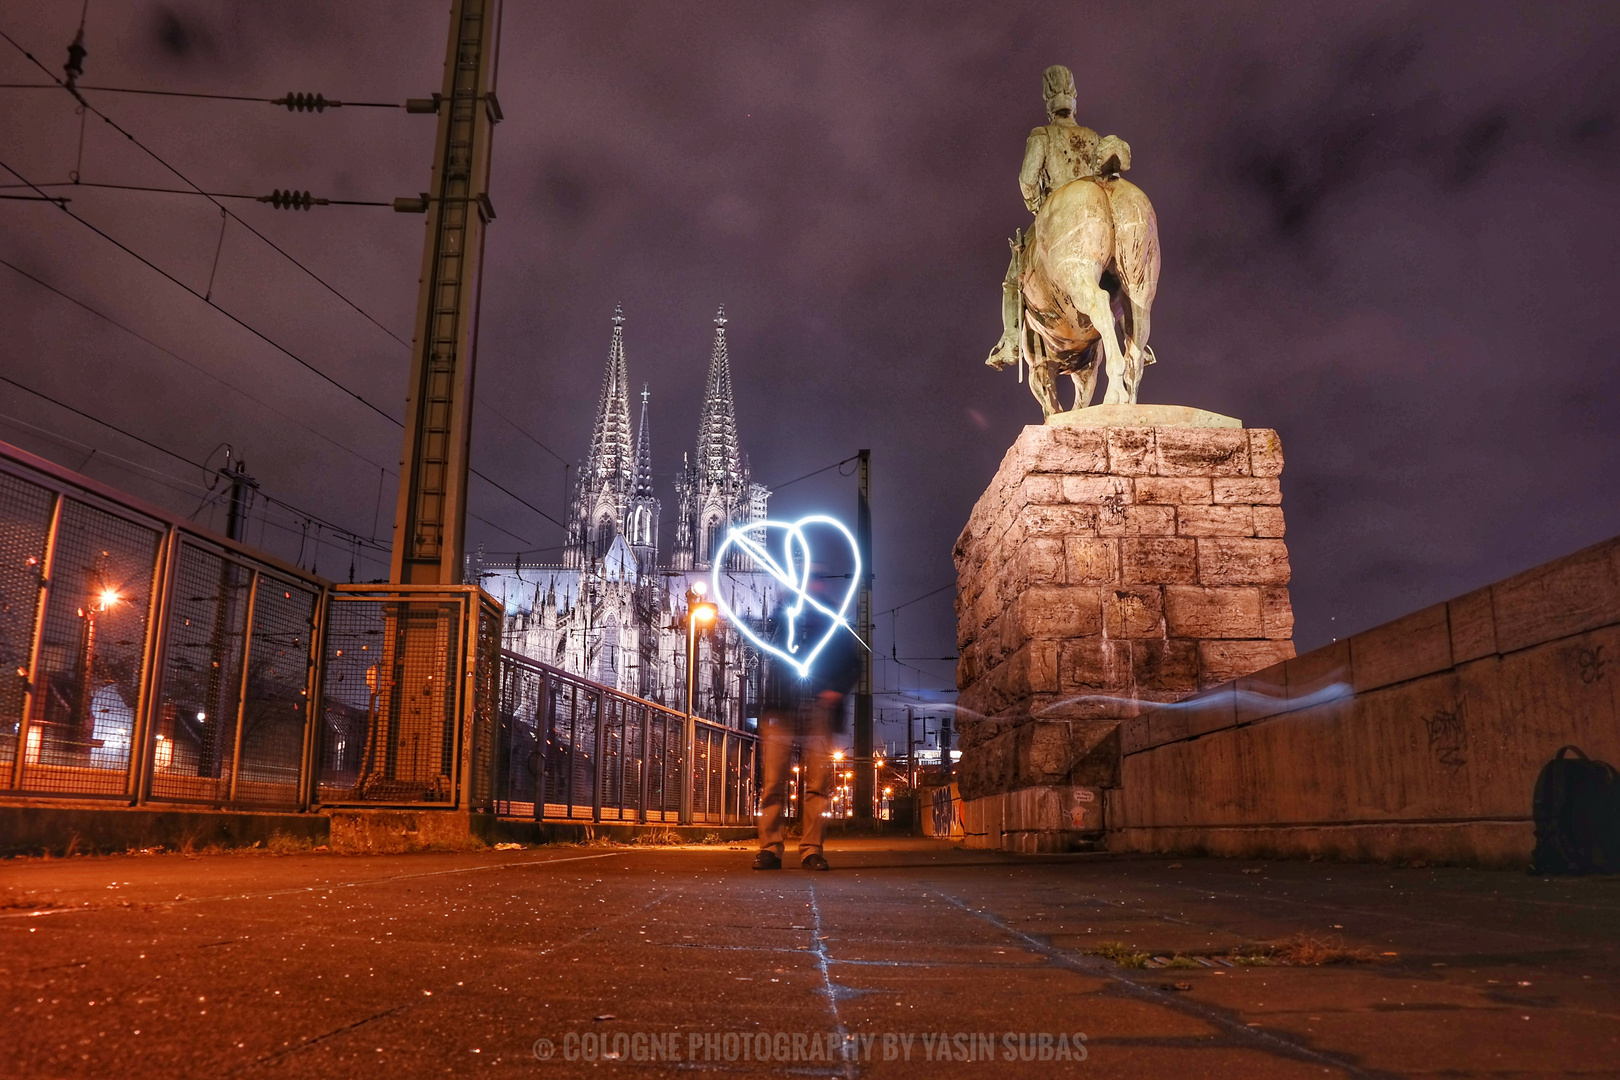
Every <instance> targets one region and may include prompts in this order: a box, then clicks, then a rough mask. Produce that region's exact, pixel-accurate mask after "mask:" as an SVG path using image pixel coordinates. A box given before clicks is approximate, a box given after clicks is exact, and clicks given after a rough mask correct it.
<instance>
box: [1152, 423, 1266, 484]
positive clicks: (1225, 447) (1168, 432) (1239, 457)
mask: <svg viewBox="0 0 1620 1080" xmlns="http://www.w3.org/2000/svg"><path fill="white" fill-rule="evenodd" d="M1153 435H1154V440H1153V452H1152V454H1151V456H1150V461H1151V464H1152V468H1151V469H1150V470H1149V471H1150V472H1151V473H1152V474H1153V475H1155V476H1248V475H1249V434H1248V432H1247V431H1245V430H1244V429H1242V428H1155V429H1154V431H1153Z"/></svg>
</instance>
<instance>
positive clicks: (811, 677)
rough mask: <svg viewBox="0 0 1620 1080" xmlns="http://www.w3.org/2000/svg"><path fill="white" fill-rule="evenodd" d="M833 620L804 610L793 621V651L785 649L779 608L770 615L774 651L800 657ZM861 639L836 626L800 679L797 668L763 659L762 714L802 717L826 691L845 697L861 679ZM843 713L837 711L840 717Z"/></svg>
mask: <svg viewBox="0 0 1620 1080" xmlns="http://www.w3.org/2000/svg"><path fill="white" fill-rule="evenodd" d="M831 622H832V620H831V619H830V618H828V617H827V616H826V615H823V614H822V613H821V612H819V611H816V610H815V609H814V608H807V609H806V610H805V611H804V612H802V613H801V614H800V615H799V617H798V619H797V620H795V622H794V633H793V638H794V644H795V648H794V649H792V650H790V649H789V648H788V640H787V639H788V633H787V631H788V620H787V614H786V612H785V611H784V610H783V609H782V607H780V606H778V607H777V609H776V610H775V611H773V612H772V613H771V621H770V626H769V628H768V629H769V631H770V634H769V636H768V637H767V638H766V641H768V642H769V643H770V644H771V646H772V647H773V648H776V649H779V650H781V651H782V652H785V653H790V654H791V655H803V654H804V653H806V652H807V651H808V650H809V649H810V648H813V647H814V645H815V643H816V642H818V641H820V640H821V639H822V637H823V636H825V634H826V633H827V627H828V626H829V625H830V624H831ZM861 652H862V646H861V642H860V639H859V638H857V637H856V636H855V632H854V630H852V629H849V628H848V627H839V628H838V630H837V631H836V632H835V633H834V634H833V636H832V639H831V640H829V641H828V642H827V644H825V645H823V646H822V648H821V651H820V652H818V653H817V654H816V658H815V660H814V661H813V662H812V663H811V665H810V673H809V674H808V675H806V676H803V677H800V675H799V672H798V669H796V668H795V667H793V665H791V664H788V663H786V662H784V661H783V660H781V659H779V658H777V657H775V656H767V657H766V667H765V700H764V702H763V703H762V704H763V705H764V709H763V711H764V712H765V713H767V714H775V715H778V716H795V717H798V718H799V719H801V720H802V719H803V718H804V714H805V713H807V712H808V709H809V706H810V704H811V703H812V702H814V701H815V700H816V698H817V697H818V696H819V695H821V694H822V693H824V692H825V691H828V690H831V691H833V692H834V693H837V694H848V693H849V692H850V691H851V690H853V689H855V684H856V683H857V682H859V681H860V677H861ZM841 714H842V710H840V715H841Z"/></svg>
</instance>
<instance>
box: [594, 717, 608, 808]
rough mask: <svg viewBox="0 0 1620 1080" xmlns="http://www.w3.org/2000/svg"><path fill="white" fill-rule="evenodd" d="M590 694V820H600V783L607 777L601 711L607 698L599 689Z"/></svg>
mask: <svg viewBox="0 0 1620 1080" xmlns="http://www.w3.org/2000/svg"><path fill="white" fill-rule="evenodd" d="M592 696H593V697H595V699H596V709H595V712H596V745H595V752H594V753H593V754H592V755H591V757H592V758H593V759H594V760H593V761H592V763H591V764H592V765H593V766H594V767H593V769H592V773H593V774H594V779H593V781H592V783H591V820H592V821H601V820H602V785H603V782H604V780H605V779H606V777H607V761H606V755H605V754H604V753H603V751H602V726H603V725H602V713H603V711H604V710H605V707H606V705H607V699H606V698H605V697H604V696H603V695H602V693H601V691H597V692H596V693H595V694H594V695H592Z"/></svg>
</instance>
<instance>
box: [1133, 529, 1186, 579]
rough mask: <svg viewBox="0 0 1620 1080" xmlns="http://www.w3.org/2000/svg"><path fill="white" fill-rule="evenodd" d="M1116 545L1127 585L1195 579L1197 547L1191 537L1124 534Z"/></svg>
mask: <svg viewBox="0 0 1620 1080" xmlns="http://www.w3.org/2000/svg"><path fill="white" fill-rule="evenodd" d="M1120 545H1121V550H1120V563H1121V570H1122V571H1123V577H1124V581H1125V583H1126V584H1127V585H1135V584H1166V583H1169V582H1191V581H1196V580H1198V547H1197V545H1196V544H1195V543H1194V542H1193V541H1191V540H1173V539H1166V538H1162V537H1158V538H1153V539H1140V538H1128V539H1125V540H1121V541H1120Z"/></svg>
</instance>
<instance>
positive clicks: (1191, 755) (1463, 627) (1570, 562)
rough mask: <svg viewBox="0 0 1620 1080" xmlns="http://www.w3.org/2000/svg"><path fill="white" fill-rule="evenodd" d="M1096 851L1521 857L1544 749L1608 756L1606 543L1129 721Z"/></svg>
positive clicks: (1614, 585)
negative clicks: (1105, 833)
mask: <svg viewBox="0 0 1620 1080" xmlns="http://www.w3.org/2000/svg"><path fill="white" fill-rule="evenodd" d="M1120 737H1121V744H1122V749H1123V751H1124V761H1123V766H1122V787H1121V788H1120V789H1119V790H1117V791H1114V792H1111V793H1110V801H1109V805H1108V807H1107V823H1108V829H1109V839H1108V846H1109V847H1110V848H1116V849H1123V850H1135V851H1175V852H1193V851H1208V852H1213V853H1216V854H1223V855H1234V856H1243V857H1259V856H1276V857H1313V856H1314V857H1328V858H1352V859H1370V860H1400V859H1422V860H1424V861H1429V862H1458V863H1468V864H1475V865H1505V866H1514V867H1522V866H1524V865H1525V864H1526V862H1527V861H1528V859H1529V857H1530V851H1531V848H1532V846H1533V845H1534V829H1533V825H1532V819H1531V793H1532V791H1533V790H1534V787H1535V781H1536V775H1537V773H1538V772H1539V771H1540V769H1541V767H1542V766H1543V765H1544V764H1545V763H1546V762H1547V761H1548V759H1550V758H1551V757H1552V756H1553V754H1554V753H1556V752H1557V750H1558V748H1559V747H1561V746H1563V745H1565V744H1570V743H1573V744H1575V745H1577V746H1579V747H1580V748H1581V749H1582V750H1584V751H1585V752H1586V753H1587V754H1588V755H1589V756H1591V757H1593V758H1599V759H1603V760H1607V761H1609V762H1613V763H1620V538H1616V539H1614V540H1610V541H1607V542H1605V543H1602V544H1598V545H1596V546H1594V547H1590V548H1587V549H1585V550H1584V551H1579V552H1576V553H1575V554H1573V555H1570V556H1567V557H1566V558H1562V559H1559V560H1557V561H1555V562H1551V563H1548V564H1546V565H1545V566H1541V567H1537V568H1536V569H1534V570H1529V571H1526V572H1525V573H1522V574H1519V575H1517V576H1515V577H1511V578H1508V579H1507V580H1506V581H1502V582H1500V583H1498V584H1495V585H1491V586H1488V587H1486V588H1483V589H1478V590H1476V591H1474V592H1471V593H1468V594H1466V595H1464V596H1460V597H1458V598H1457V599H1455V600H1451V601H1449V602H1447V603H1444V604H1436V605H1435V606H1433V607H1429V608H1424V609H1423V610H1421V611H1417V612H1413V613H1412V614H1410V615H1407V616H1405V617H1404V618H1401V619H1397V620H1395V621H1394V622H1391V623H1387V624H1385V625H1383V626H1379V627H1376V628H1374V629H1372V630H1368V631H1366V632H1365V633H1361V634H1357V635H1355V636H1354V637H1351V638H1348V639H1346V640H1343V641H1338V642H1334V643H1333V644H1331V645H1327V646H1324V647H1322V648H1320V649H1316V650H1314V651H1312V652H1309V653H1306V654H1304V655H1302V656H1298V657H1295V658H1293V659H1290V660H1286V661H1284V662H1283V663H1280V664H1275V665H1273V666H1271V667H1268V668H1266V669H1265V670H1263V671H1258V672H1255V673H1253V674H1252V675H1249V676H1248V677H1246V678H1241V679H1237V680H1235V681H1233V682H1228V683H1224V684H1222V685H1220V686H1218V687H1214V688H1212V689H1210V690H1208V691H1206V692H1204V693H1201V694H1199V695H1197V696H1196V697H1193V698H1190V699H1188V700H1186V701H1183V702H1181V703H1179V704H1177V705H1174V706H1169V707H1163V708H1158V709H1154V710H1152V711H1149V712H1145V713H1144V714H1142V715H1140V716H1138V717H1135V718H1134V719H1130V720H1127V721H1126V722H1125V723H1124V725H1123V726H1122V727H1121V730H1120Z"/></svg>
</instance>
